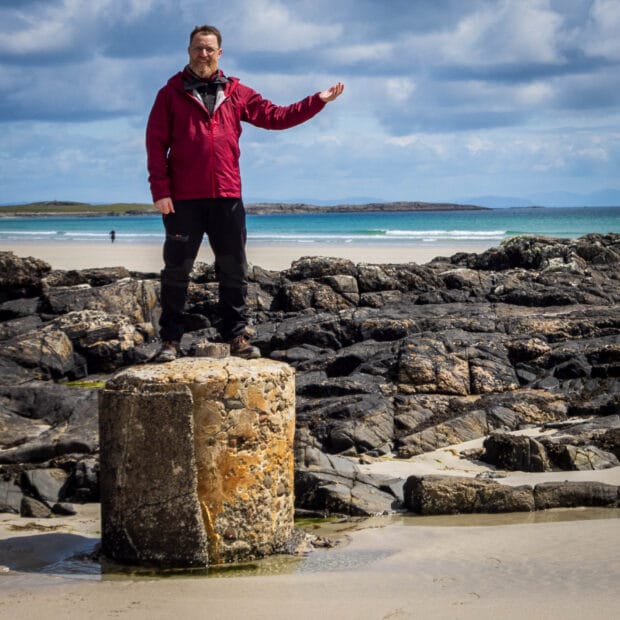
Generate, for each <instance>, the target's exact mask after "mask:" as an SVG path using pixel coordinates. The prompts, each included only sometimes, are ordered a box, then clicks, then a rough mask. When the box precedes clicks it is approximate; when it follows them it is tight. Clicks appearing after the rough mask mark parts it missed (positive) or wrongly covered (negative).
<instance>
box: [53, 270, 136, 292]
mask: <svg viewBox="0 0 620 620" xmlns="http://www.w3.org/2000/svg"><path fill="white" fill-rule="evenodd" d="M129 277H130V274H129V271H127V269H126V268H125V267H93V268H91V269H80V270H79V271H78V270H73V269H72V270H70V271H61V270H55V271H51V272H50V273H49V274H48V275H47V276H46V277H45V279H44V280H43V282H44V284H45V286H47V287H59V286H77V285H78V284H89V285H90V286H105V285H106V284H112V283H113V282H116V281H117V280H123V279H125V278H129Z"/></svg>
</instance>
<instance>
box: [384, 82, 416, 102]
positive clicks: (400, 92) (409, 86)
mask: <svg viewBox="0 0 620 620" xmlns="http://www.w3.org/2000/svg"><path fill="white" fill-rule="evenodd" d="M415 88H416V84H415V82H414V81H413V80H412V79H410V78H407V77H400V78H387V79H386V81H385V91H386V94H387V96H388V97H389V98H390V99H391V100H392V101H395V102H397V103H403V102H405V101H407V100H408V99H409V98H410V97H411V95H412V94H413V91H414V90H415Z"/></svg>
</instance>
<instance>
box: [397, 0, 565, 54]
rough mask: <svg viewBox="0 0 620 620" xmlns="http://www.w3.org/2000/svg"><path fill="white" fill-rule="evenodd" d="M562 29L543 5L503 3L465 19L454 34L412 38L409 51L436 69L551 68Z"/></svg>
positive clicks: (541, 0) (526, 0) (539, 0)
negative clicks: (542, 65)
mask: <svg viewBox="0 0 620 620" xmlns="http://www.w3.org/2000/svg"><path fill="white" fill-rule="evenodd" d="M561 26H562V17H561V15H559V14H558V13H556V12H554V11H553V10H551V9H550V8H549V3H548V2H547V1H546V0H523V1H521V2H513V1H511V0H503V1H502V2H496V3H491V4H489V5H487V6H485V7H484V8H482V9H480V10H478V11H475V12H473V13H471V14H465V15H464V16H463V18H462V19H461V20H460V21H459V22H458V23H457V25H456V27H455V28H454V29H453V30H450V31H440V32H432V33H428V34H422V35H414V36H412V37H410V39H409V46H410V47H411V49H412V50H413V51H414V52H415V53H417V54H419V55H424V56H426V57H428V59H429V60H430V61H431V62H434V64H437V63H440V62H449V63H453V64H462V65H495V64H498V63H523V62H533V63H541V62H545V63H555V62H559V61H560V60H561V58H560V55H559V53H558V45H559V41H560V34H561V32H560V30H561Z"/></svg>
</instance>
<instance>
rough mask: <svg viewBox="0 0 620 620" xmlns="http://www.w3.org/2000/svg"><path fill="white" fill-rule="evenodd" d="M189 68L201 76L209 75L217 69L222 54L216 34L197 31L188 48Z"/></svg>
mask: <svg viewBox="0 0 620 620" xmlns="http://www.w3.org/2000/svg"><path fill="white" fill-rule="evenodd" d="M187 53H188V54H189V68H190V69H191V70H192V71H193V72H194V73H195V74H196V75H199V76H200V77H209V76H210V75H213V74H214V73H215V72H216V71H217V64H218V62H219V60H220V56H221V55H222V49H221V48H220V47H218V44H217V37H216V36H215V35H214V34H205V33H201V32H199V33H197V34H195V35H194V38H193V39H192V42H191V45H190V46H189V47H188V48H187Z"/></svg>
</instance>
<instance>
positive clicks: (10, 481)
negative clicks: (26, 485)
mask: <svg viewBox="0 0 620 620" xmlns="http://www.w3.org/2000/svg"><path fill="white" fill-rule="evenodd" d="M23 497H24V494H23V493H22V491H21V488H20V487H19V485H18V484H17V480H16V479H15V477H14V476H11V475H4V476H2V477H0V512H12V513H19V511H20V506H21V502H22V498H23Z"/></svg>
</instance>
